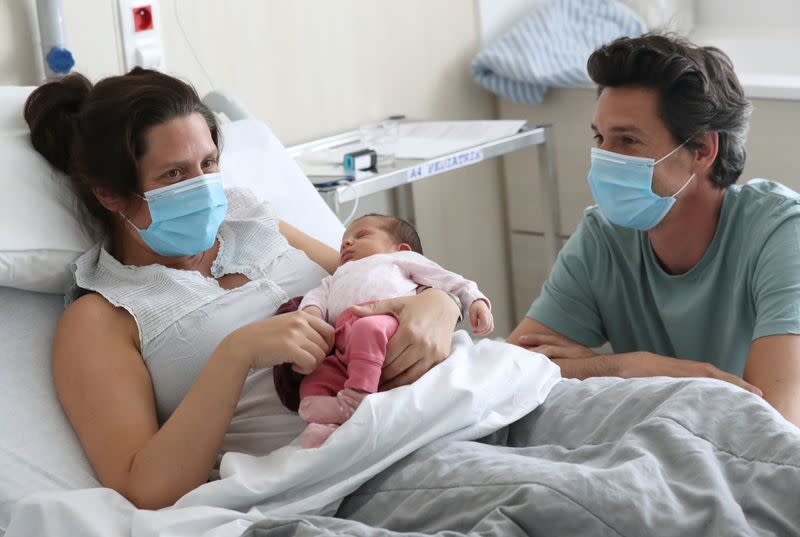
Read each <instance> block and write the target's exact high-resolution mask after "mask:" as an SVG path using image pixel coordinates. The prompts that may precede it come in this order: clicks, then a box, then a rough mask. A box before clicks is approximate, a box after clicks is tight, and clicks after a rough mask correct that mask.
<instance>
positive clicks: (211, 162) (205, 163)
mask: <svg viewBox="0 0 800 537" xmlns="http://www.w3.org/2000/svg"><path fill="white" fill-rule="evenodd" d="M216 163H217V161H216V160H214V159H211V158H207V159H206V160H204V161H203V168H210V167H211V166H213V165H215V164H216Z"/></svg>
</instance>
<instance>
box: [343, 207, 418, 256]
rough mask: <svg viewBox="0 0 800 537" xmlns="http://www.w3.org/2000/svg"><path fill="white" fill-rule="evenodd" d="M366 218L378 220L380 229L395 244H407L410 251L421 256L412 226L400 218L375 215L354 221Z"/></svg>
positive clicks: (415, 232) (416, 235)
mask: <svg viewBox="0 0 800 537" xmlns="http://www.w3.org/2000/svg"><path fill="white" fill-rule="evenodd" d="M367 217H372V218H378V219H380V221H381V224H382V225H381V229H383V230H384V231H386V233H388V234H389V235H390V236H391V237H392V238H393V239H394V240H395V241H396V242H397V244H403V243H405V244H408V245H409V246H411V250H413V251H415V252H417V253H418V254H420V255H421V254H422V241H421V240H420V239H419V234H418V233H417V230H416V229H414V226H412V225H411V224H409V223H408V222H406V221H405V220H403V219H402V218H397V217H396V216H389V215H385V214H377V213H370V214H365V215H364V216H360V217H358V218H357V219H356V220H361V219H362V218H367Z"/></svg>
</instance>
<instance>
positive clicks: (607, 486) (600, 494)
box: [245, 378, 800, 537]
mask: <svg viewBox="0 0 800 537" xmlns="http://www.w3.org/2000/svg"><path fill="white" fill-rule="evenodd" d="M336 516H337V517H336V518H333V517H318V516H297V517H281V518H274V519H270V520H267V521H263V522H260V523H258V524H256V525H254V526H252V527H251V528H250V529H249V530H248V531H247V532H246V533H245V535H246V536H249V537H265V536H270V537H274V536H320V535H326V536H327V535H352V536H359V537H361V536H363V537H384V536H385V537H388V536H399V535H404V536H406V535H407V536H411V535H413V536H424V535H436V536H440V537H445V536H455V535H464V534H470V535H503V536H513V535H547V536H552V535H559V536H566V535H592V536H604V535H613V536H619V535H624V536H634V535H659V536H672V535H675V536H680V537H687V536H692V535H698V536H699V535H703V536H705V535H714V536H716V535H720V536H727V535H780V536H790V535H800V429H798V428H796V427H795V426H793V425H792V424H790V423H789V422H787V421H785V420H784V419H783V418H782V417H781V416H780V415H778V414H777V413H776V412H775V411H774V410H773V409H772V408H771V407H769V405H767V404H766V403H765V402H764V401H763V400H761V399H760V398H758V397H756V396H754V395H751V394H749V393H746V392H744V391H743V390H740V389H738V388H735V387H733V386H731V385H729V384H726V383H723V382H719V381H711V380H678V379H664V378H656V379H634V380H620V379H607V378H604V379H591V380H589V381H583V382H580V381H573V380H566V381H563V382H561V383H559V384H558V385H556V386H555V387H554V388H553V390H552V392H551V393H550V395H549V397H548V398H547V401H546V402H545V404H544V405H542V406H541V407H539V408H538V409H537V410H535V411H534V412H532V413H531V414H529V415H528V416H526V417H525V418H524V419H522V420H520V421H518V422H516V423H514V424H513V425H511V426H509V427H506V428H504V429H502V430H500V431H498V432H497V433H495V434H493V435H492V436H491V437H489V438H486V439H484V440H483V441H480V442H449V443H440V444H434V445H430V446H428V447H426V448H423V449H420V450H418V451H417V452H415V453H413V454H412V455H410V456H408V457H406V458H405V459H403V460H401V461H399V462H397V463H396V464H394V465H393V466H391V467H390V468H388V469H387V470H385V471H384V472H382V473H381V474H380V475H378V476H376V477H375V478H373V479H372V480H370V481H369V482H367V483H365V484H364V485H363V486H362V487H361V488H360V489H359V490H357V491H356V492H355V493H353V494H352V495H350V496H349V497H348V498H347V499H345V501H344V502H343V503H342V505H341V506H340V508H339V511H338V513H337V515H336Z"/></svg>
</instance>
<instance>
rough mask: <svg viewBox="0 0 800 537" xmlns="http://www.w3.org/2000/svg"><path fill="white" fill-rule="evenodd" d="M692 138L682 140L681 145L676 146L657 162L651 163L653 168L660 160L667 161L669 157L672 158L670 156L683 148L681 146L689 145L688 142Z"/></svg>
mask: <svg viewBox="0 0 800 537" xmlns="http://www.w3.org/2000/svg"><path fill="white" fill-rule="evenodd" d="M692 138H694V137H693V136H689V137H688V138H687V139H686V140H684V141H683V143H682V144H681V145H679V146H677V147H676V148H675V149H673V150H672V151H670V152H669V153H667V154H666V155H664V156H663V157H661V158H660V159H658V160H657V161H655V162H654V163H653V166H655V165H656V164H658V163H659V162H661V161H662V160H665V159H668V158H669V157H671V156H672V155H673V154H674V153H675V151H677V150H678V149H680V148H681V147H683V146H685V145H686V144H687V143H689V140H691V139H692Z"/></svg>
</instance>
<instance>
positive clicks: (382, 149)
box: [358, 119, 398, 170]
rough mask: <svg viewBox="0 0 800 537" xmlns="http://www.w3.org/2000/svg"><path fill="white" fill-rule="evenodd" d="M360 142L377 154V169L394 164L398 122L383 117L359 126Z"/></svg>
mask: <svg viewBox="0 0 800 537" xmlns="http://www.w3.org/2000/svg"><path fill="white" fill-rule="evenodd" d="M358 130H359V133H360V134H361V143H362V144H364V146H365V147H368V148H369V149H374V150H375V152H376V153H377V154H378V170H381V169H383V168H387V167H392V166H394V160H395V154H396V152H397V131H398V122H397V120H395V119H385V120H383V121H378V122H377V123H368V124H366V125H362V126H361V127H359V129H358Z"/></svg>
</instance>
